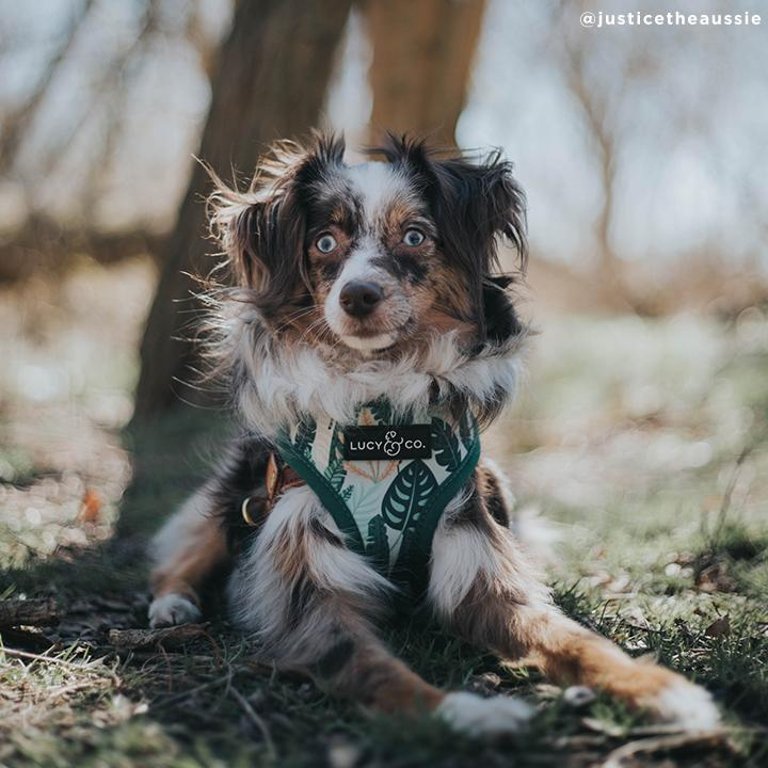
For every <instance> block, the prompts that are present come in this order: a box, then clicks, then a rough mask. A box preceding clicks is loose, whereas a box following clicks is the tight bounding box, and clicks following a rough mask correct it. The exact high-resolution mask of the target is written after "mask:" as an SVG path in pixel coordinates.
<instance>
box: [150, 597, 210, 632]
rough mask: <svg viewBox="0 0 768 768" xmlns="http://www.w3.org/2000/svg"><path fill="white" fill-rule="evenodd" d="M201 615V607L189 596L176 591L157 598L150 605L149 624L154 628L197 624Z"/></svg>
mask: <svg viewBox="0 0 768 768" xmlns="http://www.w3.org/2000/svg"><path fill="white" fill-rule="evenodd" d="M201 617H202V614H201V612H200V609H199V608H198V607H197V606H196V605H195V604H194V603H193V602H192V601H191V600H190V599H189V598H188V597H185V596H184V595H179V594H176V593H175V592H171V593H170V594H167V595H162V596H160V597H158V598H156V599H155V600H153V601H152V604H151V605H150V606H149V626H150V627H152V629H157V628H158V627H172V626H175V625H176V624H195V623H197V622H199V621H200V619H201Z"/></svg>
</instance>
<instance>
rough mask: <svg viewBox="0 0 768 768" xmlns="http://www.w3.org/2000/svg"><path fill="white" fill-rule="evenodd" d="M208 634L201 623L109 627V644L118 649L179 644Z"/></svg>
mask: <svg viewBox="0 0 768 768" xmlns="http://www.w3.org/2000/svg"><path fill="white" fill-rule="evenodd" d="M204 636H208V633H207V632H206V630H205V627H204V626H202V625H201V624H180V625H179V626H176V627H165V628H163V629H110V630H109V635H108V636H107V637H108V639H109V643H110V645H112V646H114V647H115V648H120V649H134V648H149V647H153V646H156V645H159V644H161V643H164V644H168V645H171V646H173V645H181V644H183V643H186V642H187V641H189V640H195V639H197V638H199V637H204Z"/></svg>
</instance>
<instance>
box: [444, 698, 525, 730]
mask: <svg viewBox="0 0 768 768" xmlns="http://www.w3.org/2000/svg"><path fill="white" fill-rule="evenodd" d="M535 711H536V710H535V709H534V708H533V707H532V706H531V705H530V704H526V702H524V701H522V700H521V699H516V698H513V697H511V696H494V697H492V698H490V699H484V698H482V697H481V696H477V695H476V694H474V693H465V692H461V691H460V692H457V693H449V694H447V695H446V697H445V698H444V699H443V700H442V702H440V705H439V706H438V708H437V710H436V711H435V714H436V715H437V716H438V717H439V718H441V719H442V720H444V721H445V722H446V723H448V725H450V726H451V728H453V729H454V730H455V731H459V732H461V733H466V734H468V735H470V736H501V735H504V734H512V733H520V732H521V731H523V730H525V728H526V726H527V725H528V722H529V721H530V719H531V718H532V717H533V715H534V714H535Z"/></svg>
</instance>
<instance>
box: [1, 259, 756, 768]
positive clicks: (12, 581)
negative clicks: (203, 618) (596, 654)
mask: <svg viewBox="0 0 768 768" xmlns="http://www.w3.org/2000/svg"><path fill="white" fill-rule="evenodd" d="M151 283H152V274H151V269H150V268H149V266H147V265H146V264H143V263H141V262H134V263H126V264H123V265H121V266H119V267H112V268H110V269H106V268H97V267H93V266H84V267H83V268H81V269H79V270H78V271H77V272H75V273H74V274H73V275H71V276H70V277H69V278H67V279H65V280H61V281H57V282H56V283H55V284H54V283H53V282H49V283H41V284H34V285H30V286H28V287H27V288H26V289H25V290H24V291H23V292H18V291H16V292H15V293H10V292H6V293H3V294H0V321H2V322H3V327H4V334H3V335H2V337H1V338H0V356H2V359H3V360H6V361H10V364H6V365H4V366H2V367H1V368H0V481H1V483H2V484H0V567H2V569H3V571H2V574H0V600H3V601H6V602H5V603H0V606H1V605H3V604H5V605H8V604H9V603H7V601H8V600H15V599H21V598H27V599H34V598H52V599H53V600H55V604H56V608H57V610H58V614H59V615H58V617H56V618H53V617H50V618H48V619H44V620H43V623H42V625H40V626H22V627H18V626H17V627H15V628H9V627H0V633H2V638H3V644H4V650H0V708H1V710H0V765H9V766H69V765H73V764H76V765H78V766H143V765H153V766H179V767H181V766H185V767H186V766H217V765H221V766H225V765H226V766H229V765H280V766H317V765H330V766H334V767H335V768H343V767H344V766H349V767H350V768H351V767H352V766H358V765H360V766H363V765H364V766H368V765H377V766H427V765H429V766H464V765H467V766H470V765H472V766H474V765H478V764H485V765H487V766H497V765H499V766H501V765H512V764H514V765H538V766H548V765H553V766H554V765H563V764H564V765H569V766H570V765H573V766H582V765H596V764H605V765H614V766H619V765H621V766H632V765H654V766H662V765H663V766H674V765H690V766H694V765H695V766H700V765H704V766H726V765H754V766H759V765H765V764H766V763H768V734H767V732H766V726H765V723H766V722H768V608H767V605H766V593H767V591H768V554H767V550H768V525H766V522H765V514H766V511H767V509H768V387H766V381H768V321H767V320H766V314H765V308H763V309H760V308H758V307H753V308H751V309H748V310H745V311H743V312H741V313H740V314H738V315H737V316H727V315H720V316H717V315H715V314H714V313H713V314H711V315H708V314H706V313H701V314H698V315H680V316H675V317H666V318H659V319H654V320H643V319H640V318H637V317H630V316H605V317H600V316H589V315H586V314H579V315H577V316H571V315H568V314H564V313H562V312H559V313H557V314H555V313H548V312H547V311H546V307H545V306H543V307H542V306H540V305H537V303H536V302H534V303H533V311H534V314H536V316H537V324H538V327H539V330H540V331H541V333H540V334H539V336H538V337H536V338H535V339H534V340H533V351H532V352H531V359H530V362H529V366H528V369H529V373H528V375H527V380H526V381H525V382H524V383H523V386H522V392H521V397H520V399H519V401H518V403H517V405H516V407H515V408H514V409H513V410H512V411H511V412H510V413H509V414H508V415H507V416H505V418H504V420H503V422H502V423H500V424H499V425H498V426H497V427H496V428H495V429H494V430H493V433H492V434H490V435H489V436H488V438H487V440H486V444H487V446H488V447H489V448H491V450H492V452H493V453H495V454H496V456H497V458H498V459H499V462H500V463H501V464H502V465H503V466H504V467H505V469H507V470H508V471H509V473H510V475H511V477H512V480H513V485H514V488H515V491H516V495H517V498H518V506H519V510H520V513H521V515H523V516H524V517H527V518H531V517H538V518H540V519H544V520H548V521H550V523H551V524H550V526H549V529H548V531H547V535H548V536H549V537H550V538H551V541H550V542H549V543H548V544H547V545H546V548H547V549H549V551H551V552H554V553H555V556H554V557H552V558H550V561H549V564H548V568H549V571H550V574H551V579H552V583H553V584H554V585H555V589H556V594H557V596H558V600H559V602H560V604H561V605H562V606H563V608H564V609H565V610H566V611H567V612H568V613H569V614H571V615H573V616H574V617H576V618H577V619H578V620H580V621H582V622H584V623H585V624H587V625H589V626H592V627H594V628H596V629H598V630H599V631H601V632H603V633H605V634H606V635H608V636H610V637H612V638H613V639H614V640H615V641H616V642H618V643H620V644H621V645H622V646H623V647H624V648H625V649H626V650H627V651H628V652H630V653H631V654H633V655H640V654H647V653H649V654H653V655H654V656H657V657H659V658H660V659H661V660H662V661H663V662H664V663H666V664H668V665H670V666H672V667H673V668H675V669H678V670H680V671H681V672H683V673H685V674H687V675H689V676H691V677H695V678H696V679H697V680H698V681H699V682H700V683H702V684H703V685H705V686H706V687H708V688H709V689H710V690H711V691H712V692H713V693H714V694H715V696H716V698H717V700H718V702H719V703H720V705H721V706H722V709H723V711H724V713H725V718H726V722H727V724H728V729H727V733H726V735H725V736H724V737H722V738H720V739H716V740H709V741H698V742H692V741H690V740H685V739H681V738H680V737H679V736H677V735H672V734H668V733H660V732H659V731H658V729H654V728H651V727H649V726H648V724H647V723H645V722H644V721H643V720H642V718H641V717H639V716H637V715H632V714H630V713H627V712H626V711H624V710H623V709H622V708H621V707H619V706H618V705H616V704H615V703H614V702H612V701H609V700H606V699H604V698H602V697H598V698H597V699H596V700H595V701H593V702H591V703H587V704H583V705H579V703H578V702H577V701H574V697H573V696H572V695H571V693H570V692H565V693H564V692H562V691H561V690H560V689H558V688H555V687H553V686H549V685H546V684H545V683H544V682H543V681H542V680H541V679H540V678H539V677H538V676H536V675H535V674H534V673H532V672H531V671H529V670H525V669H516V668H511V667H504V666H502V665H500V664H498V663H497V662H495V661H494V660H493V659H490V658H488V657H486V656H483V655H482V654H480V653H478V652H477V651H476V650H474V649H472V648H468V647H465V646H462V645H460V644H459V643H457V642H455V641H452V640H450V639H449V638H446V637H444V636H443V635H442V634H441V633H440V632H439V631H438V630H436V629H435V628H434V627H432V626H429V625H427V626H422V625H419V624H410V625H406V626H401V627H397V628H393V629H392V630H390V631H389V633H388V639H389V641H390V643H391V645H392V647H394V648H395V649H396V650H397V652H398V653H399V654H400V655H402V657H403V658H405V659H407V660H408V661H409V662H410V663H411V664H412V665H414V666H415V667H416V668H417V669H418V670H419V671H420V672H421V673H422V674H423V675H424V676H425V677H427V678H428V679H429V680H430V681H433V682H435V683H438V684H440V685H444V686H449V687H454V688H466V689H470V690H478V691H481V692H485V693H488V694H489V695H491V694H492V695H506V694H508V693H510V692H514V693H515V694H517V695H520V696H523V697H525V698H526V699H528V700H529V701H531V702H532V703H534V704H535V705H536V707H537V708H538V709H539V714H538V715H537V717H536V719H535V721H534V723H533V726H532V728H531V730H530V732H528V733H526V734H524V735H521V736H520V737H519V738H517V739H515V740H513V741H507V742H504V743H497V744H482V743H481V744H477V743H473V742H471V741H468V740H465V739H461V738H458V737H456V736H454V735H451V734H448V733H447V732H446V731H445V729H444V728H443V727H441V726H439V725H437V724H434V723H431V722H429V721H428V720H426V719H424V720H420V721H417V722H415V723H414V722H410V721H409V722H407V723H405V722H403V721H400V720H398V719H397V718H394V719H393V718H374V719H370V718H368V717H366V716H365V715H363V714H362V713H361V712H359V711H357V710H356V709H354V708H352V707H350V706H347V705H346V704H344V703H341V702H338V701H334V700H332V699H329V698H328V697H326V696H325V695H323V694H322V693H320V692H318V691H317V690H316V689H315V688H314V687H313V686H312V685H311V684H310V683H308V682H307V681H305V680H302V679H299V678H291V677H286V676H282V675H276V674H274V672H273V670H272V669H271V668H269V667H268V666H264V665H261V664H259V663H257V662H256V661H255V656H254V653H253V650H254V649H253V648H251V647H250V645H249V642H248V641H247V639H245V638H242V637H239V636H238V635H237V634H236V633H234V632H233V631H231V630H230V629H229V628H228V627H227V626H226V624H225V623H224V622H223V621H222V620H221V618H216V617H214V619H213V621H212V622H211V623H209V624H208V625H206V626H204V627H203V628H202V629H200V630H198V631H197V632H196V634H194V636H192V637H190V638H188V639H187V641H186V642H182V640H183V639H179V638H170V639H168V640H167V641H165V642H163V643H161V644H160V645H159V646H156V645H150V646H149V647H141V644H140V643H137V642H136V641H135V640H132V639H131V636H130V635H121V634H119V633H117V634H115V633H112V634H110V630H113V629H118V630H127V629H131V628H141V627H146V605H147V594H146V590H145V586H144V578H145V563H144V561H143V558H142V544H143V541H144V539H145V537H146V534H147V533H148V532H149V531H151V530H152V529H153V528H155V527H156V526H157V525H158V524H159V523H160V522H161V520H162V519H163V518H164V517H165V516H166V515H167V514H168V512H169V511H170V510H171V509H172V508H173V506H174V504H176V503H178V501H179V500H180V499H181V498H183V496H184V495H185V494H186V493H188V491H189V490H190V488H191V487H193V486H194V484H195V483H196V482H197V480H198V479H199V477H200V476H201V474H202V473H203V472H204V469H205V466H206V464H207V463H209V462H210V461H211V460H212V459H214V458H215V456H216V453H217V446H219V445H220V443H221V435H222V434H223V433H224V432H226V429H227V427H226V425H224V424H223V423H221V425H220V426H218V427H216V428H211V426H210V425H211V421H212V420H211V414H208V413H198V414H192V415H191V416H189V415H188V416H185V417H177V418H173V419H166V420H163V421H158V422H156V423H154V424H153V425H151V429H147V430H145V431H143V432H141V433H139V432H128V431H126V430H125V429H124V425H125V422H126V420H127V419H128V417H129V415H130V408H131V403H130V389H131V386H132V384H133V382H134V380H135V377H136V359H135V349H136V341H137V338H138V334H139V332H140V323H141V318H142V316H143V313H144V311H145V310H146V306H147V302H148V299H149V296H150V294H151ZM203 423H204V424H205V425H206V426H205V428H202V427H201V426H200V425H201V424H203ZM132 457H133V458H135V465H132V462H131V459H132ZM132 472H133V473H134V474H133V481H132V480H131V478H132ZM120 510H122V512H123V514H124V518H123V521H124V522H123V524H122V526H121V533H122V536H121V538H120V539H119V540H118V541H117V542H115V541H114V540H112V539H111V538H110V537H111V536H112V533H113V528H114V525H115V521H116V519H117V515H118V512H119V511H120Z"/></svg>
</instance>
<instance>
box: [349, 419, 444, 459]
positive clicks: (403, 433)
mask: <svg viewBox="0 0 768 768" xmlns="http://www.w3.org/2000/svg"><path fill="white" fill-rule="evenodd" d="M431 456H432V428H431V427H430V425H429V424H411V425H408V426H377V427H347V428H346V429H345V430H344V458H345V459H352V460H354V459H384V460H386V459H428V458H430V457H431Z"/></svg>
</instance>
